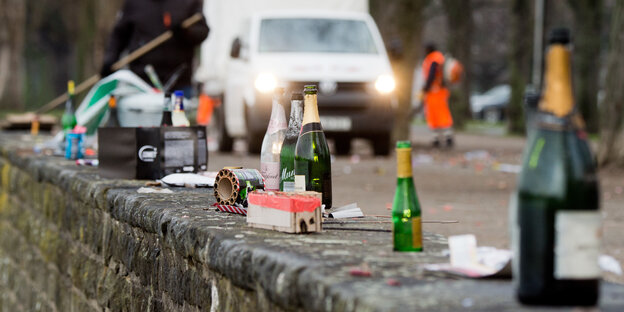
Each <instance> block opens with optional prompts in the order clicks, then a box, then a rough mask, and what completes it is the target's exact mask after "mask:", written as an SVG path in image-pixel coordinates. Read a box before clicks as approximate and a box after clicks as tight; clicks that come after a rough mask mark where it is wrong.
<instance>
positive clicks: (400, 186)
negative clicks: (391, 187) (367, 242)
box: [392, 141, 423, 251]
mask: <svg viewBox="0 0 624 312" xmlns="http://www.w3.org/2000/svg"><path fill="white" fill-rule="evenodd" d="M396 153H397V188H396V192H395V193H394V201H393V202H392V237H393V243H394V250H396V251H422V250H423V246H422V227H421V224H422V222H421V219H420V204H419V202H418V196H417V195H416V189H415V187H414V179H413V178H412V146H411V143H410V142H409V141H399V142H397V145H396Z"/></svg>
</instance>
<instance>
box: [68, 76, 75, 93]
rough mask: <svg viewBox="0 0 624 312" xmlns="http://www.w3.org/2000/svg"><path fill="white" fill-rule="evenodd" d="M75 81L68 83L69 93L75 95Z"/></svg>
mask: <svg viewBox="0 0 624 312" xmlns="http://www.w3.org/2000/svg"><path fill="white" fill-rule="evenodd" d="M74 92H75V91H74V81H73V80H70V81H68V82H67V93H69V94H71V95H73V94H74Z"/></svg>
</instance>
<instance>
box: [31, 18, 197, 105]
mask: <svg viewBox="0 0 624 312" xmlns="http://www.w3.org/2000/svg"><path fill="white" fill-rule="evenodd" d="M201 19H202V14H201V13H195V14H193V15H192V16H191V17H189V18H187V19H185V20H184V21H183V22H182V25H181V26H182V28H183V29H186V28H189V27H191V26H192V25H194V24H195V23H197V22H199V21H201ZM171 37H173V31H171V30H167V31H165V32H164V33H162V34H160V35H159V36H158V37H156V38H154V39H152V40H151V41H150V42H148V43H146V44H144V45H143V46H141V47H140V48H138V49H136V50H134V51H132V52H131V53H130V54H128V55H126V56H124V57H123V58H122V59H120V60H119V61H117V62H115V63H114V64H113V66H111V69H112V70H113V71H116V70H119V69H120V68H122V67H124V66H126V65H128V64H130V63H132V62H133V61H134V60H136V59H138V58H139V57H141V56H143V55H145V54H146V53H147V52H149V51H151V50H153V49H154V48H156V47H158V46H159V45H161V44H163V43H164V42H165V41H167V40H169V39H171ZM100 78H101V77H100V75H99V74H95V75H93V76H91V77H89V79H87V80H85V81H83V82H81V83H80V84H79V85H77V86H76V92H75V93H76V94H78V93H81V92H83V91H85V90H87V89H89V88H90V87H91V86H93V85H94V84H96V83H97V82H98V81H99V80H100ZM68 97H69V95H68V94H67V92H65V93H63V94H62V95H60V96H59V97H57V98H55V99H54V100H52V101H50V102H48V103H47V104H46V105H44V106H41V107H40V108H39V109H37V110H36V111H35V114H43V113H46V112H48V111H50V110H52V109H54V108H56V107H57V106H59V105H61V104H62V103H64V102H65V101H67V99H68Z"/></svg>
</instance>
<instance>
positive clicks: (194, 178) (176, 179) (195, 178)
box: [160, 173, 215, 187]
mask: <svg viewBox="0 0 624 312" xmlns="http://www.w3.org/2000/svg"><path fill="white" fill-rule="evenodd" d="M160 181H161V182H162V183H164V184H166V185H169V186H189V187H213V186H214V183H215V178H214V177H207V176H204V175H200V174H195V173H173V174H170V175H168V176H166V177H164V178H162V179H161V180H160Z"/></svg>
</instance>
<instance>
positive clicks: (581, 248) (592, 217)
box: [554, 210, 602, 279]
mask: <svg viewBox="0 0 624 312" xmlns="http://www.w3.org/2000/svg"><path fill="white" fill-rule="evenodd" d="M601 237H602V231H601V218H600V212H598V211H565V210H564V211H558V212H557V215H556V217H555V263H554V264H555V272H554V274H555V278H556V279H594V278H600V267H599V266H598V257H599V256H600V238H601Z"/></svg>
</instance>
